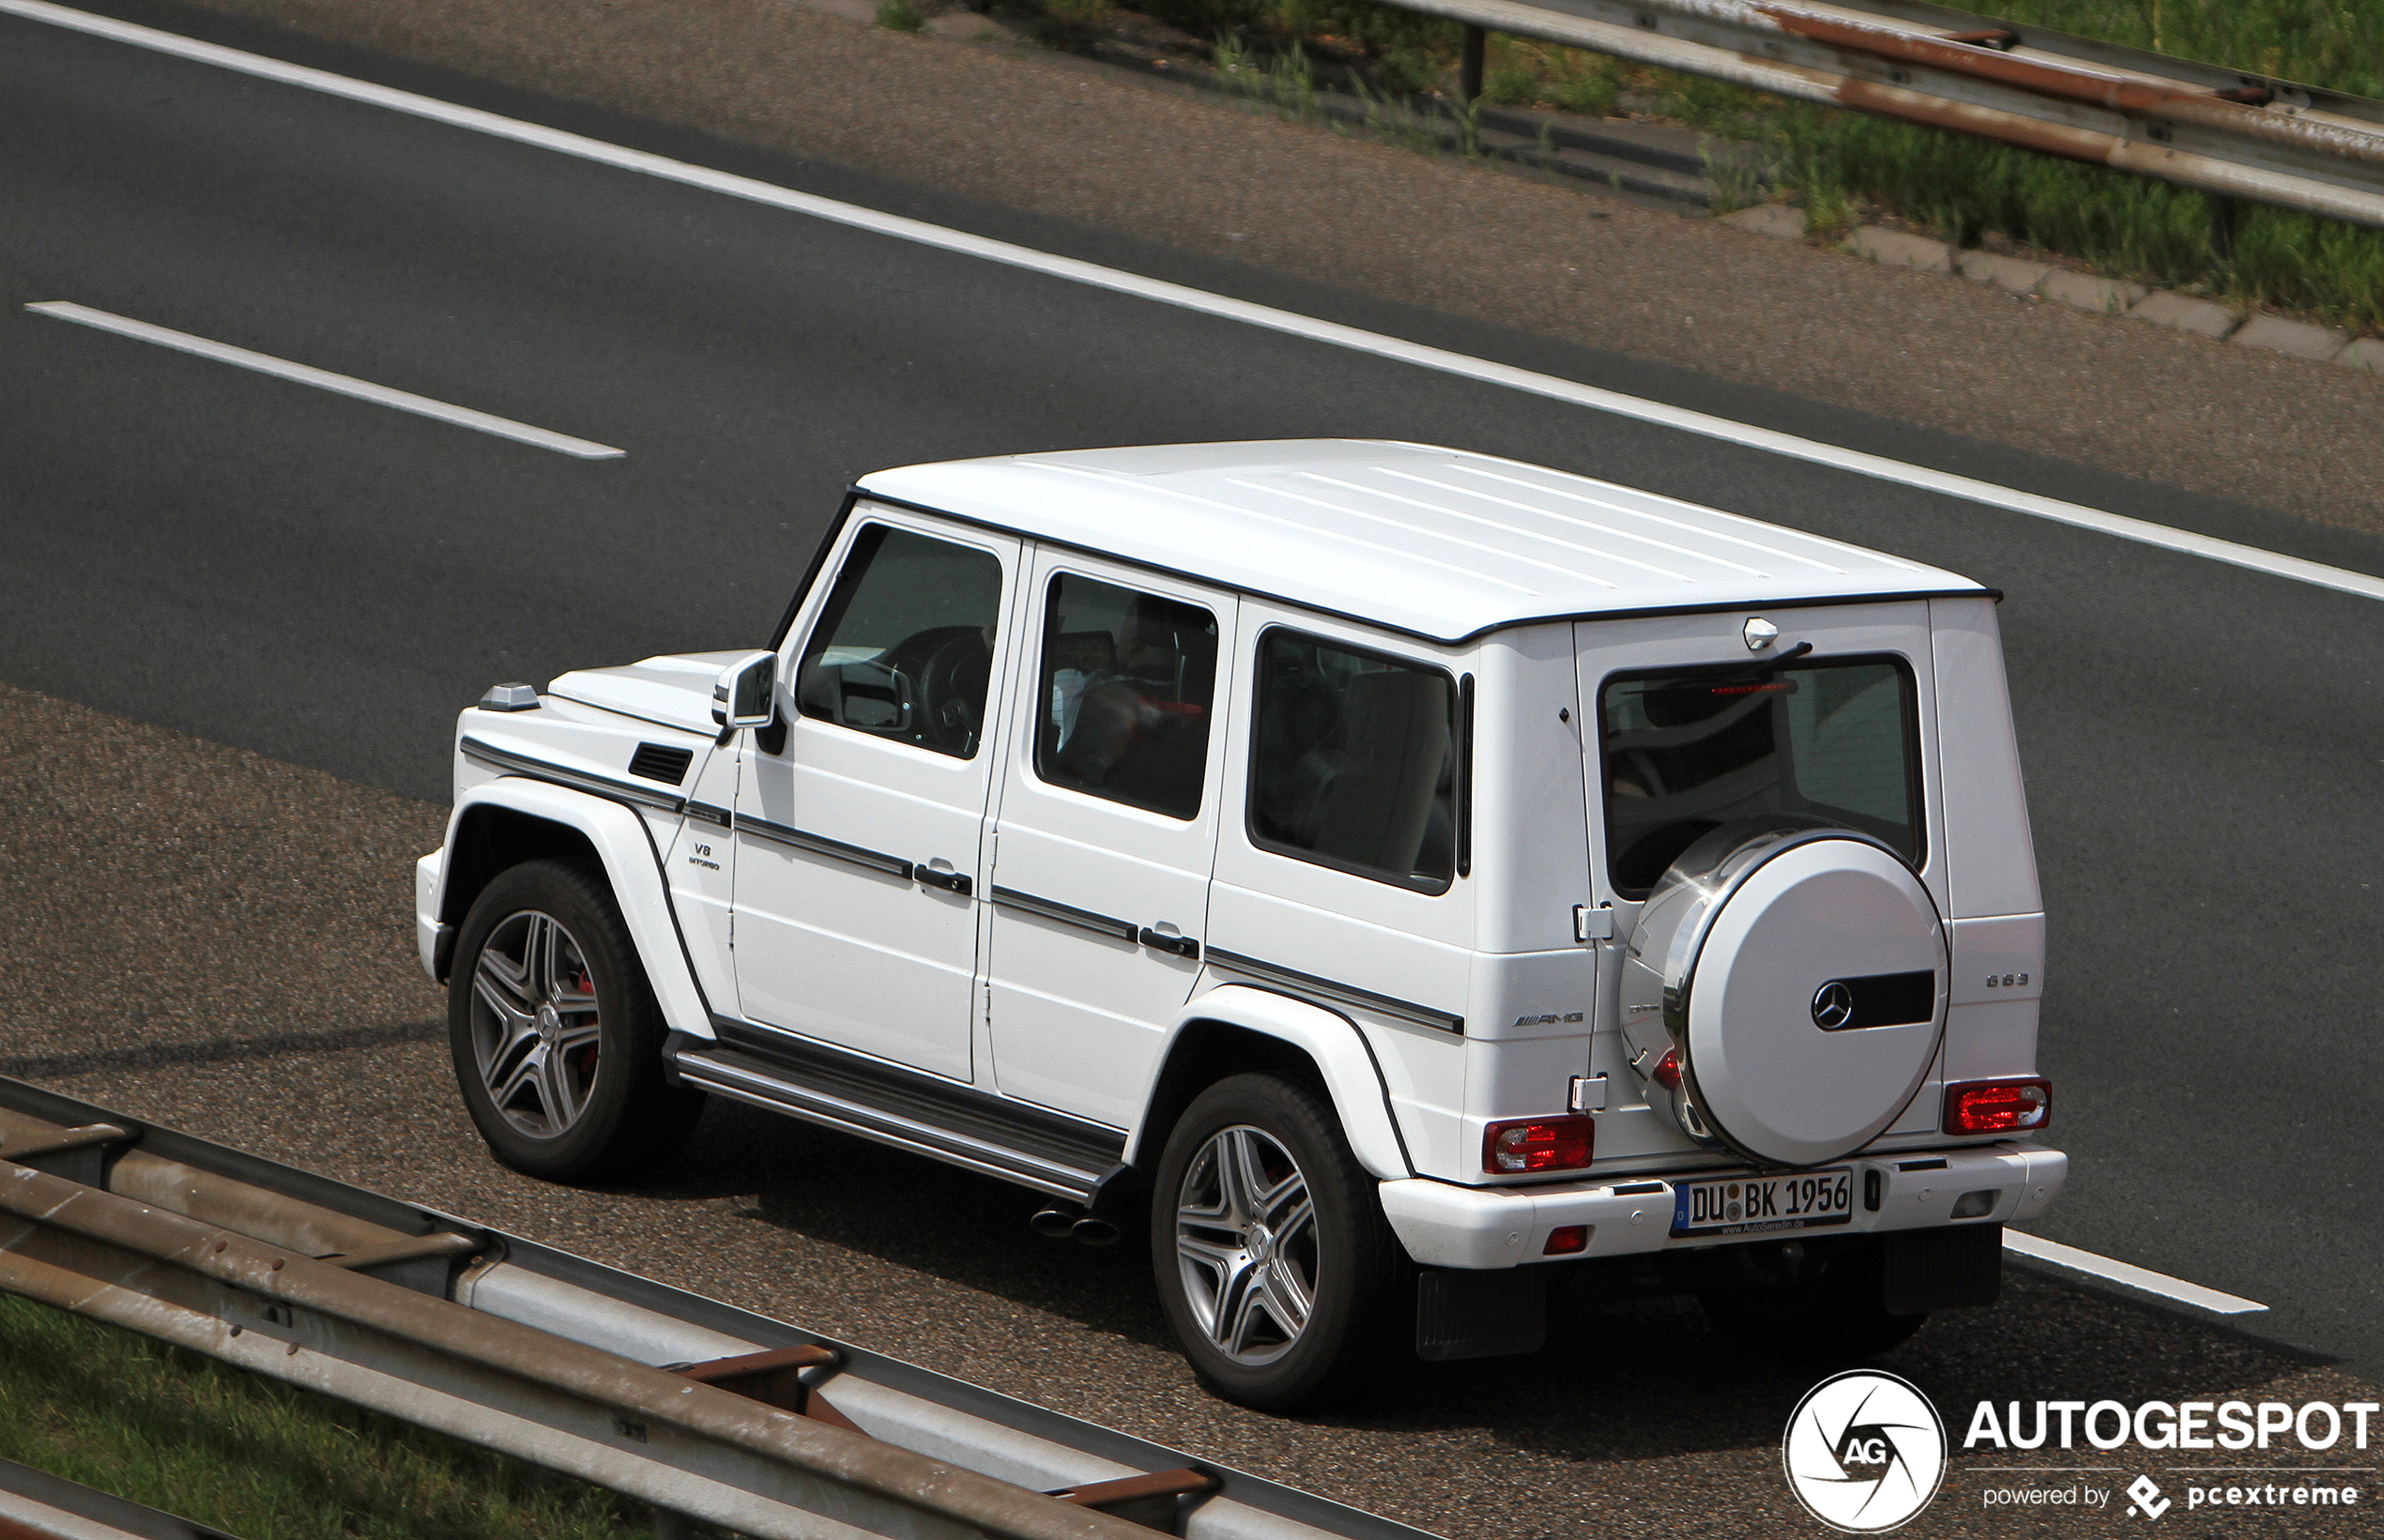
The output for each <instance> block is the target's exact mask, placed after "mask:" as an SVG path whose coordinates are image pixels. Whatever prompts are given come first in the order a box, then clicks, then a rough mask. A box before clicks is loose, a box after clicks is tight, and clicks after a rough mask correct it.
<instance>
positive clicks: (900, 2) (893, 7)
mask: <svg viewBox="0 0 2384 1540" xmlns="http://www.w3.org/2000/svg"><path fill="white" fill-rule="evenodd" d="M878 24H879V26H881V27H884V28H885V29H886V30H887V31H889V32H916V31H918V30H919V29H920V28H921V27H923V26H925V25H926V24H927V18H926V17H925V15H923V14H922V13H921V12H920V9H919V8H918V7H917V6H914V5H912V4H911V3H910V0H879V4H878Z"/></svg>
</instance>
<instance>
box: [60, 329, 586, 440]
mask: <svg viewBox="0 0 2384 1540" xmlns="http://www.w3.org/2000/svg"><path fill="white" fill-rule="evenodd" d="M25 309H27V310H29V311H32V312H33V313H35V314H37V315H50V316H55V317H56V318H57V319H59V320H61V321H72V322H73V323H74V324H75V325H77V326H84V327H96V328H99V330H101V331H113V332H115V334H116V335H117V336H119V337H132V338H137V339H139V340H140V341H142V342H145V343H157V344H158V345H159V346H160V347H171V348H174V349H176V350H177V351H180V352H183V353H195V354H197V355H198V356H199V357H200V358H213V359H214V360H215V361H216V362H218V363H228V364H237V365H238V366H239V367H240V368H242V369H253V370H255V371H256V372H257V373H258V374H274V375H278V376H280V377H281V378H283V379H285V380H296V381H298V383H299V384H300V385H312V386H313V387H315V388H316V389H322V390H332V391H336V392H338V393H339V394H341V395H343V396H354V397H356V398H357V399H358V400H359V401H370V402H374V403H377V404H380V405H383V406H394V407H396V408H397V409H398V410H399V411H401V412H413V413H415V414H417V415H418V416H421V417H435V418H436V419H439V420H440V421H441V422H452V423H454V424H455V425H456V426H457V427H460V428H477V429H479V430H480V431H481V433H484V434H495V435H497V437H499V438H512V439H518V440H519V441H520V442H522V443H524V444H535V445H537V446H538V447H539V448H540V449H542V450H558V451H560V452H561V453H564V454H571V455H576V456H578V457H579V458H580V459H582V460H618V459H619V458H620V457H621V456H622V455H624V454H627V453H628V452H629V451H628V450H617V449H614V448H613V447H612V446H611V445H609V444H591V443H589V442H588V440H587V439H585V438H573V436H572V435H569V434H558V433H552V432H549V431H548V430H546V429H544V428H533V427H531V426H530V425H529V424H528V423H527V422H516V421H514V420H513V419H511V418H504V417H497V416H495V415H494V414H492V413H488V412H476V411H474V410H472V408H470V407H469V406H452V405H450V404H448V403H446V402H443V401H433V400H432V399H431V398H430V397H428V396H418V395H416V394H414V393H413V392H412V391H410V390H393V389H390V388H389V387H388V386H386V385H374V383H373V382H372V381H370V380H359V379H356V378H353V377H351V376H349V375H346V374H332V373H331V372H330V371H329V370H328V369H317V368H315V367H314V366H313V364H303V363H292V362H290V361H289V360H288V359H287V358H274V357H273V356H272V355H271V354H269V353H252V352H250V351H249V350H248V349H247V348H245V347H234V346H232V345H231V344H230V343H211V342H209V341H207V340H206V338H205V337H193V336H191V334H190V333H189V332H187V331H176V330H173V329H172V328H167V327H157V326H151V325H150V324H149V323H148V322H146V321H135V320H132V319H130V317H128V316H122V315H113V314H110V313H108V312H106V311H103V310H93V309H91V308H90V307H89V306H88V305H77V304H72V303H69V301H67V300H64V299H47V300H43V301H41V302H40V303H38V304H32V305H27V306H26V307H25Z"/></svg>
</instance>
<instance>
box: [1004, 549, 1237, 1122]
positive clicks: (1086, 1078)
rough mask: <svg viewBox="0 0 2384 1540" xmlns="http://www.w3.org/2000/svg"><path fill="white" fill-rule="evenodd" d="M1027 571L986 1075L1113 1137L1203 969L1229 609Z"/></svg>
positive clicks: (1084, 575) (1043, 567)
mask: <svg viewBox="0 0 2384 1540" xmlns="http://www.w3.org/2000/svg"><path fill="white" fill-rule="evenodd" d="M1033 572H1034V577H1033V592H1032V600H1031V602H1030V606H1031V607H1030V609H1029V613H1028V618H1027V622H1026V624H1025V625H1024V627H1022V629H1021V634H1022V636H1024V637H1029V638H1032V643H1031V645H1030V648H1029V656H1028V658H1027V660H1026V663H1025V666H1024V667H1023V669H1022V670H1021V673H1020V681H1021V688H1020V689H1019V691H1018V694H1017V698H1016V703H1015V705H1014V707H1013V709H1012V715H1011V724H1010V733H1009V740H1008V743H1007V745H1006V747H1005V749H1004V752H1003V755H1002V772H1001V791H1000V802H999V813H998V816H997V817H996V819H995V824H994V835H993V846H994V854H993V880H992V886H991V890H990V893H989V896H990V898H991V901H992V916H991V929H990V932H989V944H988V948H987V953H986V1005H987V1012H988V1016H989V1027H990V1036H991V1041H992V1044H993V1060H994V1073H995V1077H996V1080H997V1082H998V1084H999V1085H1000V1087H1001V1090H1002V1092H1003V1093H1004V1094H1006V1095H1010V1096H1016V1097H1020V1098H1023V1099H1025V1100H1027V1101H1031V1102H1034V1103H1038V1104H1040V1105H1044V1106H1047V1107H1053V1108H1056V1109H1058V1110H1060V1111H1062V1112H1067V1113H1072V1114H1074V1115H1075V1116H1077V1117H1080V1118H1086V1119H1090V1120H1092V1121H1096V1122H1101V1123H1106V1124H1108V1125H1109V1126H1111V1127H1117V1128H1123V1127H1127V1126H1130V1125H1131V1124H1132V1123H1133V1121H1134V1120H1135V1118H1136V1116H1137V1114H1138V1113H1139V1110H1140V1105H1141V1099H1142V1095H1143V1092H1144V1090H1145V1088H1146V1087H1147V1085H1148V1083H1149V1080H1150V1076H1151V1074H1152V1071H1153V1067H1154V1060H1155V1059H1156V1056H1157V1054H1158V1051H1159V1048H1160V1046H1161V1044H1164V1042H1165V1041H1166V1035H1167V1032H1168V1030H1169V1028H1170V1027H1171V1026H1172V1025H1173V1022H1174V1019H1175V1015H1176V1013H1177V1012H1178V1011H1179V1010H1180V1009H1181V1008H1182V1006H1183V1004H1184V1001H1185V1000H1186V999H1189V998H1190V996H1191V991H1192V984H1193V982H1194V981H1195V980H1196V979H1197V978H1198V977H1199V976H1200V955H1201V951H1202V938H1203V936H1204V935H1205V934H1206V930H1207V919H1208V891H1209V870H1210V866H1211V863H1212V861H1213V859H1214V853H1215V846H1216V827H1217V803H1218V800H1219V799H1218V795H1217V786H1218V780H1219V775H1220V769H1221V763H1222V759H1223V755H1224V752H1225V741H1224V739H1225V735H1224V734H1223V732H1221V731H1220V730H1218V724H1217V709H1218V707H1219V706H1220V705H1221V704H1222V703H1223V702H1224V701H1226V700H1227V699H1229V698H1230V695H1229V694H1228V685H1229V683H1230V678H1229V676H1230V659H1231V656H1232V637H1233V627H1234V620H1235V602H1234V600H1233V598H1232V596H1230V595H1229V594H1224V593H1219V592H1216V591H1215V590H1212V589H1208V588H1204V587H1199V586H1197V585H1194V584H1188V583H1183V582H1178V581H1175V580H1173V579H1168V578H1160V577H1156V576H1154V575H1152V574H1149V573H1146V572H1138V571H1135V570H1133V569H1128V568H1121V567H1115V566H1112V565H1110V564H1108V563H1104V562H1100V561H1097V560H1094V559H1092V558H1090V557H1082V556H1078V555H1076V554H1074V553H1069V552H1054V551H1045V552H1043V553H1042V554H1041V555H1040V556H1039V557H1037V558H1036V559H1035V561H1034V564H1033Z"/></svg>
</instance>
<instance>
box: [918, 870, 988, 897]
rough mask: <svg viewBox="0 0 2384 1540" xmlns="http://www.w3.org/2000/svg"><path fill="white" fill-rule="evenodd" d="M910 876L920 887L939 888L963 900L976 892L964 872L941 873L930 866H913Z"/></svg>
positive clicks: (972, 883)
mask: <svg viewBox="0 0 2384 1540" xmlns="http://www.w3.org/2000/svg"><path fill="white" fill-rule="evenodd" d="M910 875H911V876H912V877H916V878H918V879H919V884H920V886H922V887H925V888H941V889H942V890H943V891H944V892H948V893H958V894H959V895H960V896H961V897H963V898H966V897H968V896H969V895H970V893H971V892H975V891H976V884H975V883H974V882H972V881H970V878H969V874H968V873H966V872H942V871H938V870H937V869H936V868H935V867H932V866H914V867H912V868H911V869H910Z"/></svg>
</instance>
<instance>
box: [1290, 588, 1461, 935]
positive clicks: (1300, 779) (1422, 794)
mask: <svg viewBox="0 0 2384 1540" xmlns="http://www.w3.org/2000/svg"><path fill="white" fill-rule="evenodd" d="M1253 736H1254V747H1253V750H1252V753H1251V756H1250V837H1251V839H1252V841H1253V842H1254V843H1256V844H1257V845H1258V846H1260V847H1261V848H1262V849H1268V850H1273V851H1276V853H1277V854H1281V855H1289V856H1298V857H1301V858H1303V859H1305V860H1308V861H1318V862H1320V863H1322V864H1323V865H1327V866H1333V867H1337V868H1339V869H1340V870H1343V871H1348V872H1354V873H1356V874H1357V875H1359V876H1361V877H1373V878H1376V879H1378V880H1380V881H1384V882H1394V883H1397V884H1398V885H1399V886H1401V887H1405V888H1414V889H1416V890H1418V891H1420V892H1432V893H1437V892H1446V891H1447V889H1448V885H1449V881H1450V877H1451V874H1452V873H1453V872H1454V871H1455V869H1456V848H1457V838H1456V831H1457V816H1458V815H1457V788H1456V781H1457V741H1458V740H1457V681H1456V680H1455V679H1451V678H1450V677H1449V676H1448V675H1447V674H1446V673H1445V672H1444V671H1443V670H1441V669H1437V668H1426V667H1420V666H1418V665H1416V664H1414V663H1402V662H1400V661H1399V660H1398V659H1396V658H1389V657H1384V656H1383V655H1382V654H1380V653H1374V652H1361V651H1358V650H1356V649H1354V648H1345V647H1342V646H1340V645H1339V644H1337V643H1334V642H1327V641H1323V640H1322V639H1320V638H1318V637H1314V636H1307V635H1303V634H1301V633H1298V632H1295V631H1283V630H1279V629H1278V630H1274V631H1269V632H1268V633H1266V634H1265V635H1264V636H1263V637H1262V638H1261V639H1260V642H1259V679H1258V719H1257V724H1256V729H1255V732H1254V735H1253Z"/></svg>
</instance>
